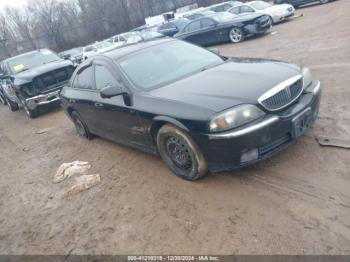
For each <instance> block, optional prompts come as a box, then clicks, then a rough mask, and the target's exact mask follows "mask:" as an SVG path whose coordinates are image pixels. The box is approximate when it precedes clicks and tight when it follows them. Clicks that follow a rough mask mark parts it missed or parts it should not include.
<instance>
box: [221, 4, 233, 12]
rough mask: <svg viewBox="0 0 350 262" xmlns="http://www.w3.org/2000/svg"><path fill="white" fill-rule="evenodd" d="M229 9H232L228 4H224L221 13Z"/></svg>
mask: <svg viewBox="0 0 350 262" xmlns="http://www.w3.org/2000/svg"><path fill="white" fill-rule="evenodd" d="M231 7H232V5H230V4H224V5H222V9H223V11H227V10H228V9H230V8H231Z"/></svg>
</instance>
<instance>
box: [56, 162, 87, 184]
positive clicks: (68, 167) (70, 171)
mask: <svg viewBox="0 0 350 262" xmlns="http://www.w3.org/2000/svg"><path fill="white" fill-rule="evenodd" d="M90 168H91V165H90V164H89V162H82V161H74V162H71V163H63V164H62V165H61V166H60V167H59V168H58V170H57V172H56V174H55V176H54V179H53V182H54V183H60V182H62V181H64V180H65V179H67V178H69V177H71V176H73V175H82V174H85V173H86V172H87V171H88V170H89V169H90Z"/></svg>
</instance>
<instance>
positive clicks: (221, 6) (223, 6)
mask: <svg viewBox="0 0 350 262" xmlns="http://www.w3.org/2000/svg"><path fill="white" fill-rule="evenodd" d="M213 11H215V12H224V11H225V5H219V6H217V7H214V10H213Z"/></svg>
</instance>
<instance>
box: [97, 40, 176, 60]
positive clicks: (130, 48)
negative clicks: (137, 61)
mask: <svg viewBox="0 0 350 262" xmlns="http://www.w3.org/2000/svg"><path fill="white" fill-rule="evenodd" d="M172 41H179V40H175V39H171V38H165V39H156V40H153V41H146V42H139V43H135V44H131V45H127V46H124V47H120V48H116V49H113V50H111V51H108V52H106V53H103V56H107V57H109V58H111V59H113V60H118V59H119V58H121V57H123V56H126V55H128V54H132V53H134V52H137V51H139V50H142V49H144V48H148V47H152V46H156V45H159V44H162V43H167V42H172Z"/></svg>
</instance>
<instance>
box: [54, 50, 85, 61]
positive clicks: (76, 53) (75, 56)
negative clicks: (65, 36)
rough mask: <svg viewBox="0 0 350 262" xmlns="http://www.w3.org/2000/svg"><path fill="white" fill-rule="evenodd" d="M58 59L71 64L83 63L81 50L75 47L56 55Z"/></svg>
mask: <svg viewBox="0 0 350 262" xmlns="http://www.w3.org/2000/svg"><path fill="white" fill-rule="evenodd" d="M58 55H59V57H61V58H62V59H65V60H70V61H72V62H73V63H76V64H80V63H81V62H82V61H83V48H82V47H76V48H72V49H69V50H66V51H63V52H61V53H58Z"/></svg>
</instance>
